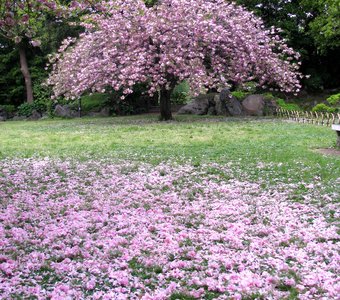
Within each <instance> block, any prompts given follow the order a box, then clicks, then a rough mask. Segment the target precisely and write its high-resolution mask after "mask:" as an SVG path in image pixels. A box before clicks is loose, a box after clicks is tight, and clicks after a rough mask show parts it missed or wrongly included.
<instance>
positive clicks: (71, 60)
mask: <svg viewBox="0 0 340 300" xmlns="http://www.w3.org/2000/svg"><path fill="white" fill-rule="evenodd" d="M85 26H86V28H87V30H86V32H85V33H84V34H82V35H81V37H80V38H79V39H78V40H74V39H67V40H65V41H64V43H63V45H62V47H61V48H60V51H59V53H58V54H56V55H55V57H54V58H53V59H52V62H53V63H54V64H53V70H52V72H51V74H50V77H49V84H51V85H52V86H53V89H54V94H55V96H61V95H64V96H66V97H67V98H76V97H79V96H80V95H81V94H82V93H84V92H88V91H93V92H104V91H105V89H106V88H107V87H112V88H113V89H114V90H116V91H122V93H123V95H127V94H130V93H132V92H133V87H134V85H135V84H136V83H141V82H142V83H146V84H147V86H148V92H149V94H151V95H152V94H153V93H155V92H157V91H159V92H160V106H161V119H162V120H169V119H171V118H172V115H171V102H170V95H171V92H172V90H173V88H174V87H175V85H176V84H177V83H178V82H180V81H182V80H187V81H188V83H189V84H190V87H191V89H192V90H193V91H194V92H196V93H199V92H200V91H202V89H204V88H217V89H219V88H221V87H225V86H228V84H229V83H231V82H233V83H237V84H242V83H244V82H247V81H252V80H257V82H258V84H259V85H261V86H264V85H272V86H275V87H276V88H278V89H280V90H282V91H285V92H294V91H298V89H299V88H300V85H299V77H300V74H299V73H298V71H297V70H298V63H297V60H298V58H299V55H298V54H297V53H296V52H294V50H293V49H291V48H289V47H288V46H287V45H286V44H285V42H284V40H282V39H281V38H280V37H279V35H278V30H276V29H275V28H271V29H265V28H264V25H263V23H262V21H261V20H260V19H259V18H257V17H255V16H254V15H253V14H252V13H251V12H248V11H247V10H245V9H244V8H243V7H240V6H236V5H235V4H234V3H229V2H226V1H224V0H163V1H160V2H159V3H158V5H156V6H152V7H147V6H146V5H145V3H144V2H143V1H141V0H124V1H123V0H116V1H109V2H108V3H107V6H106V13H105V14H98V13H97V14H92V15H91V16H90V17H89V18H88V22H87V23H86V24H85ZM123 97H124V96H123Z"/></svg>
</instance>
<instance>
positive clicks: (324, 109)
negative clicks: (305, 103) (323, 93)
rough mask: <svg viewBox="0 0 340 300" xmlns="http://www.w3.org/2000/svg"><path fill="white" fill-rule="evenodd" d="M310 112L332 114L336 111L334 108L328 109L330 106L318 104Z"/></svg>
mask: <svg viewBox="0 0 340 300" xmlns="http://www.w3.org/2000/svg"><path fill="white" fill-rule="evenodd" d="M312 111H314V112H329V113H333V112H335V111H336V108H334V107H330V106H328V105H326V104H325V103H319V104H317V105H315V106H314V107H313V108H312Z"/></svg>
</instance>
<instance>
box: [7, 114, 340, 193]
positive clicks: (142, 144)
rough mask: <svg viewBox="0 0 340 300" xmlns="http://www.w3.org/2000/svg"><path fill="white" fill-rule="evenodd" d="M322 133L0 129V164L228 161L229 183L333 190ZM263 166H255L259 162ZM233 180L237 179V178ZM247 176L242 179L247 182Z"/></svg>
mask: <svg viewBox="0 0 340 300" xmlns="http://www.w3.org/2000/svg"><path fill="white" fill-rule="evenodd" d="M335 140H336V137H335V134H334V132H333V131H332V130H331V129H330V128H326V127H321V126H316V125H307V124H296V123H288V122H284V121H280V120H274V121H273V120H266V119H265V120H255V119H246V120H237V119H228V120H227V121H226V120H225V119H223V118H202V117H185V116H184V117H178V119H177V121H173V122H170V123H159V122H157V117H156V116H151V115H150V116H142V117H141V116H137V117H116V118H106V119H81V120H79V119H74V120H52V121H51V120H47V121H39V122H6V123H1V124H0V141H1V142H0V158H2V159H3V158H11V157H32V156H52V157H62V158H63V157H76V158H80V159H87V158H89V157H91V158H96V157H109V158H128V159H133V160H136V161H139V160H143V161H148V162H151V163H159V162H161V161H163V160H169V159H171V160H176V161H179V162H182V161H188V160H190V161H191V163H193V164H202V163H204V162H218V163H230V162H232V165H231V168H234V172H233V173H234V174H236V176H237V177H242V176H246V177H249V178H250V179H258V178H261V179H263V180H264V181H268V182H273V181H275V182H277V181H282V182H300V181H301V182H302V181H305V182H307V183H308V182H313V180H314V179H315V177H320V180H321V181H322V182H323V183H324V184H325V185H332V186H333V187H331V189H333V190H334V188H336V180H337V178H338V177H339V173H340V171H339V170H340V158H339V157H334V156H324V155H321V154H319V153H316V152H315V151H314V150H315V149H316V148H326V147H334V146H335ZM260 162H261V163H264V166H262V167H258V164H259V163H260ZM237 174H238V175H237ZM249 178H247V179H249Z"/></svg>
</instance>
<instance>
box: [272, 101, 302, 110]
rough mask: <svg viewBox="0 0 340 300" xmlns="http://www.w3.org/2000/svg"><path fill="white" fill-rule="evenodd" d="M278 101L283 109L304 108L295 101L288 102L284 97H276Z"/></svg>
mask: <svg viewBox="0 0 340 300" xmlns="http://www.w3.org/2000/svg"><path fill="white" fill-rule="evenodd" d="M276 103H277V105H278V106H280V107H281V108H283V109H286V110H295V111H296V110H299V111H300V110H302V109H301V108H300V106H299V105H297V104H295V103H286V102H285V101H284V100H283V99H280V98H277V99H276Z"/></svg>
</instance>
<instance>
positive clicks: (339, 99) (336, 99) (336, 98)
mask: <svg viewBox="0 0 340 300" xmlns="http://www.w3.org/2000/svg"><path fill="white" fill-rule="evenodd" d="M327 102H328V103H329V104H330V105H334V106H336V105H339V104H340V93H338V94H335V95H332V96H330V97H328V98H327Z"/></svg>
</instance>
